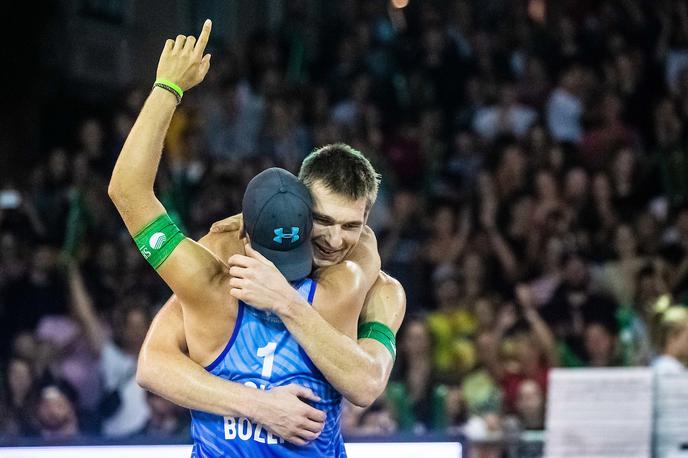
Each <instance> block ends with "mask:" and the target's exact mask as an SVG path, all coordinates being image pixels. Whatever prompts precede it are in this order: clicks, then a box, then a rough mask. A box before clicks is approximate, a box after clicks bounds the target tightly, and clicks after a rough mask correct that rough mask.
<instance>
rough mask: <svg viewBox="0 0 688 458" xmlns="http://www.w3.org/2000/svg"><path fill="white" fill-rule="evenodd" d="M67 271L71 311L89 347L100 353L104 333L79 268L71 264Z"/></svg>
mask: <svg viewBox="0 0 688 458" xmlns="http://www.w3.org/2000/svg"><path fill="white" fill-rule="evenodd" d="M68 271H69V273H68V277H69V278H68V284H69V293H70V296H71V297H70V301H69V304H70V307H71V310H72V313H73V314H74V315H75V317H76V318H77V319H78V320H79V322H80V323H81V325H82V326H83V327H84V332H85V333H86V338H87V339H88V343H89V345H90V346H91V348H92V349H93V350H94V351H95V352H96V353H100V350H101V348H102V347H103V342H104V333H103V330H102V328H101V326H100V323H99V322H98V317H97V315H96V312H95V310H94V308H93V301H92V300H91V297H90V296H89V295H88V292H87V291H86V286H85V285H84V281H83V278H82V277H81V273H80V272H79V268H78V267H77V266H75V265H71V266H69V268H68Z"/></svg>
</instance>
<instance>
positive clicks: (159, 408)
mask: <svg viewBox="0 0 688 458" xmlns="http://www.w3.org/2000/svg"><path fill="white" fill-rule="evenodd" d="M146 404H147V405H148V410H149V411H150V418H149V419H148V423H146V426H145V427H144V428H143V429H142V430H141V431H140V432H139V433H138V434H139V435H141V436H142V437H146V438H156V439H189V424H190V422H189V420H190V418H189V415H188V413H187V412H186V409H184V408H183V407H179V406H178V405H176V404H173V403H171V402H170V401H168V400H167V399H164V398H161V397H160V396H157V395H155V394H153V393H151V392H146Z"/></svg>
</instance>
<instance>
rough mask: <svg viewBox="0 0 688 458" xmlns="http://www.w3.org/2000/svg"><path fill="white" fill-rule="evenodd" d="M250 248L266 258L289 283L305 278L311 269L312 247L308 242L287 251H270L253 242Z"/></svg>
mask: <svg viewBox="0 0 688 458" xmlns="http://www.w3.org/2000/svg"><path fill="white" fill-rule="evenodd" d="M251 247H252V248H253V249H254V250H256V251H257V252H258V253H260V254H262V255H263V256H265V257H266V258H268V259H269V260H270V261H271V262H272V263H273V264H274V265H275V267H277V269H278V270H279V271H280V272H281V273H282V275H284V278H286V279H287V280H289V281H296V280H301V279H302V278H306V277H307V276H308V275H310V273H311V270H312V269H313V247H312V245H311V242H310V241H306V242H305V243H302V244H301V245H299V246H297V247H296V248H294V249H292V250H289V251H277V250H271V249H269V248H265V247H264V246H261V245H259V244H257V243H253V241H251Z"/></svg>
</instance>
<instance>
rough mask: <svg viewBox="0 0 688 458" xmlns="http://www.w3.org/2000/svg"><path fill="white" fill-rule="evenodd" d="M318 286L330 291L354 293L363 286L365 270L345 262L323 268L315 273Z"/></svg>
mask: <svg viewBox="0 0 688 458" xmlns="http://www.w3.org/2000/svg"><path fill="white" fill-rule="evenodd" d="M315 278H316V279H317V281H318V284H320V285H325V286H326V287H327V288H328V289H329V288H331V289H332V290H340V289H346V290H347V291H353V290H356V289H359V288H361V287H362V286H363V280H364V278H363V269H361V266H359V265H358V264H357V263H355V262H353V261H349V260H344V261H342V262H340V263H338V264H335V265H333V266H327V267H321V268H319V269H318V270H317V271H316V272H315Z"/></svg>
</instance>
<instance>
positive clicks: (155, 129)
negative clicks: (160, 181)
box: [108, 87, 177, 212]
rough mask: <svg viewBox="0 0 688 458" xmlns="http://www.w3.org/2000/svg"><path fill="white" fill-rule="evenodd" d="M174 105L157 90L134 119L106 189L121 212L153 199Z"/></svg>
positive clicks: (166, 94)
mask: <svg viewBox="0 0 688 458" xmlns="http://www.w3.org/2000/svg"><path fill="white" fill-rule="evenodd" d="M176 105H177V103H176V99H175V97H174V95H172V94H171V93H169V92H168V91H166V90H164V89H160V88H158V87H156V88H154V89H153V90H152V91H151V94H150V96H149V97H148V99H147V100H146V103H145V104H144V106H143V109H142V110H141V113H140V114H139V117H138V118H137V119H136V123H135V124H134V127H133V128H132V129H131V132H130V133H129V136H128V137H127V140H126V141H125V142H124V146H123V147H122V151H121V152H120V154H119V157H118V158H117V163H116V164H115V168H114V170H113V172H112V178H111V179H110V186H109V188H108V193H109V194H110V197H111V198H112V200H113V202H114V203H115V205H117V208H118V209H119V210H120V212H122V210H126V208H128V207H129V206H134V205H138V204H139V202H141V201H145V200H146V199H150V198H151V197H152V196H153V185H154V183H155V176H156V174H157V171H158V164H159V163H160V156H161V154H162V148H163V142H164V140H165V135H166V133H167V129H168V127H169V125H170V121H171V120H172V115H173V114H174V110H175V108H176ZM153 198H154V197H153Z"/></svg>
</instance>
